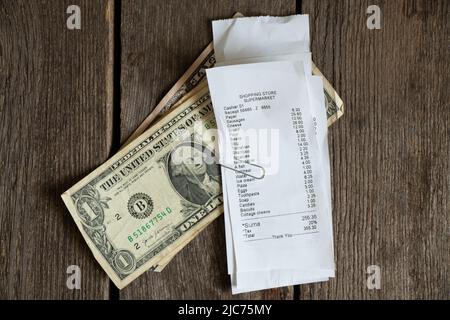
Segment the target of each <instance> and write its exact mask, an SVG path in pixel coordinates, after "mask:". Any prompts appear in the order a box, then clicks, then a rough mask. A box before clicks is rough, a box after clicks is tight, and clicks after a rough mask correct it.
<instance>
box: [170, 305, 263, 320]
mask: <svg viewBox="0 0 450 320" xmlns="http://www.w3.org/2000/svg"><path fill="white" fill-rule="evenodd" d="M270 309H272V305H267V304H260V305H257V304H224V305H222V306H221V307H220V308H218V307H207V306H190V305H188V304H186V305H184V306H181V307H179V308H178V314H179V315H197V316H204V317H205V318H209V317H210V316H214V315H219V314H220V315H222V316H228V317H231V316H234V315H247V316H250V315H270Z"/></svg>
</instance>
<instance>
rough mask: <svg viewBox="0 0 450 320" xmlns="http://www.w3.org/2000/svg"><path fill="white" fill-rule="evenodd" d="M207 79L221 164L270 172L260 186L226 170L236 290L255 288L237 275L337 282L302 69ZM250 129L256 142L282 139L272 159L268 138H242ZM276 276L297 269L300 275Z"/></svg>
mask: <svg viewBox="0 0 450 320" xmlns="http://www.w3.org/2000/svg"><path fill="white" fill-rule="evenodd" d="M207 72H208V83H209V87H210V92H211V97H212V102H213V106H214V110H215V114H216V119H217V121H218V128H219V149H220V150H221V151H220V162H221V163H224V164H226V165H227V166H229V167H234V168H235V169H240V168H241V166H240V164H241V162H244V161H245V162H249V163H256V164H258V165H261V166H263V167H264V169H265V171H266V175H265V177H264V179H262V180H257V179H255V178H251V177H249V176H246V175H245V174H242V173H237V172H235V171H231V170H227V169H224V170H222V173H223V176H222V179H223V184H226V185H224V194H225V197H226V200H225V201H226V207H227V208H228V210H229V215H230V222H231V223H230V225H229V227H230V229H231V235H232V237H233V243H234V248H233V249H234V255H235V259H234V260H235V262H234V263H235V266H233V267H232V268H233V269H235V270H236V271H237V273H236V281H237V283H244V284H246V283H254V281H245V280H243V281H242V282H241V280H240V279H241V277H240V276H241V274H244V273H248V272H252V273H253V272H255V271H266V272H268V275H269V276H270V275H272V279H270V281H269V282H270V283H274V282H276V284H272V285H271V286H274V285H277V286H283V285H288V284H291V283H292V281H295V282H299V283H305V282H310V279H308V275H309V274H313V276H311V277H313V278H314V279H312V280H317V279H323V278H326V277H328V276H332V275H333V270H334V262H333V253H332V251H333V247H332V237H331V230H330V227H331V224H330V223H329V220H328V212H327V208H328V198H327V195H326V194H325V193H324V192H323V191H324V190H323V187H322V186H323V185H324V184H323V182H322V179H323V177H322V173H321V171H320V166H319V165H316V164H320V163H321V158H320V156H321V152H320V150H319V145H318V143H317V139H316V133H315V130H316V128H315V127H314V122H313V120H312V115H311V113H310V111H309V110H310V104H311V103H310V100H309V94H308V86H307V82H306V75H305V71H304V66H303V64H302V63H301V62H291V61H283V62H270V63H258V64H247V65H240V66H228V67H223V68H214V69H211V70H208V71H207ZM252 130H254V131H255V134H256V135H258V134H259V133H260V132H265V131H267V130H271V131H274V132H276V133H277V134H278V135H275V136H276V137H277V138H276V140H274V141H270V143H271V144H272V146H271V147H274V146H273V145H274V144H277V146H276V147H275V148H273V149H272V150H271V151H272V152H273V153H272V154H271V155H270V157H269V158H265V157H264V156H267V154H266V152H267V149H266V148H265V147H266V146H265V143H266V142H267V141H264V139H265V138H262V141H259V142H260V143H259V144H258V141H256V142H257V145H255V144H252V143H249V141H248V140H247V139H246V137H247V135H246V132H245V131H247V132H249V131H252ZM261 153H264V154H263V155H261ZM262 160H264V161H266V160H269V161H267V162H266V163H263V162H264V161H262ZM277 270H297V274H292V273H288V272H284V273H282V272H280V271H277ZM315 270H319V271H317V272H316V271H315ZM315 272H316V273H315ZM274 277H276V279H274ZM243 279H247V280H249V278H248V277H247V276H246V277H244V278H243ZM263 280H264V279H263ZM264 281H265V280H264ZM264 281H263V283H264ZM245 286H246V285H244V287H245ZM262 286H263V287H264V286H265V285H264V284H263V285H262ZM239 287H241V285H239V286H238V288H239ZM237 290H239V289H237Z"/></svg>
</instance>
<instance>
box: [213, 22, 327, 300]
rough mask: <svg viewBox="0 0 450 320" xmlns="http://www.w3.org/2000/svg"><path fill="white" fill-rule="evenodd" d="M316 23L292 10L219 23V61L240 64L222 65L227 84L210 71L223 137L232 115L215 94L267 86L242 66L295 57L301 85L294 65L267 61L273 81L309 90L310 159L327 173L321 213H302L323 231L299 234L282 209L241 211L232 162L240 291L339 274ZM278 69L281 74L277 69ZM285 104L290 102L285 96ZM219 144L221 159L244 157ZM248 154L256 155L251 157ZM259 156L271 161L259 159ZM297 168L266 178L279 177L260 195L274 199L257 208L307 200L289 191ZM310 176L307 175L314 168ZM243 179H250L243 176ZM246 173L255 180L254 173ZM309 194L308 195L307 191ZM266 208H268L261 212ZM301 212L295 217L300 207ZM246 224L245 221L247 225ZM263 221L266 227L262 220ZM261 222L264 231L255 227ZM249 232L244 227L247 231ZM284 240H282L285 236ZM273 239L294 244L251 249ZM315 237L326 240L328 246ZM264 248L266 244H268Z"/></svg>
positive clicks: (227, 192) (226, 177)
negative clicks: (223, 111)
mask: <svg viewBox="0 0 450 320" xmlns="http://www.w3.org/2000/svg"><path fill="white" fill-rule="evenodd" d="M308 23H309V21H308V16H306V15H297V16H289V17H252V18H238V19H229V20H220V21H214V22H213V35H214V46H215V52H216V60H217V64H216V66H230V65H237V66H236V68H237V70H240V71H234V72H235V74H234V75H231V76H230V75H226V73H232V72H231V71H223V70H220V69H218V70H217V73H219V74H222V77H224V75H225V78H226V80H224V81H222V83H221V85H218V83H217V82H216V80H215V79H212V78H214V76H210V74H213V73H214V71H212V70H211V71H208V82H209V86H210V91H211V94H212V98H213V105H214V109H215V113H216V117H217V118H218V122H219V129H220V131H219V137H220V136H221V133H220V132H222V138H221V140H226V139H227V138H226V137H225V138H224V137H223V132H224V130H225V129H227V128H225V127H227V126H226V125H224V124H226V122H223V120H224V118H222V120H220V119H219V116H218V114H219V113H220V111H218V110H217V109H216V107H217V105H216V104H217V100H216V101H215V98H218V97H219V99H223V98H224V97H222V96H220V94H222V93H223V95H224V96H228V95H229V94H230V91H229V90H230V89H231V87H233V85H234V87H235V88H236V87H239V89H240V90H241V91H240V92H242V91H245V90H247V89H249V90H247V91H249V92H250V91H252V90H253V91H257V89H254V86H253V87H251V88H248V86H249V84H250V83H252V84H253V85H256V86H258V85H262V84H261V81H257V80H261V77H260V74H258V72H256V75H255V74H253V76H250V79H249V78H246V77H245V75H243V74H247V71H248V69H247V68H248V67H249V66H242V64H257V63H258V64H257V65H255V66H254V68H255V69H260V68H261V67H262V66H264V65H265V64H262V63H261V62H268V61H272V62H273V61H290V62H285V65H284V67H286V65H289V64H291V66H293V68H294V69H295V72H294V73H295V74H296V76H297V77H300V78H301V79H300V80H299V81H300V83H301V84H298V83H297V85H299V87H295V85H294V83H295V80H293V81H291V80H292V79H290V80H289V79H286V78H285V75H286V74H287V73H289V72H287V73H286V70H284V69H283V68H281V69H278V70H276V69H277V66H276V64H275V65H271V64H267V65H269V67H267V66H266V67H267V68H268V69H269V71H268V73H267V75H268V76H269V77H270V78H272V80H273V81H272V85H273V83H276V81H278V85H280V86H282V87H284V88H285V89H286V88H289V90H291V91H292V92H295V91H299V92H301V94H300V95H301V98H300V99H301V101H302V104H304V105H303V106H304V107H305V108H306V109H307V110H306V111H307V112H305V110H304V113H302V117H304V118H306V120H304V121H303V124H304V127H305V123H307V125H306V126H308V128H303V130H307V131H309V133H308V144H309V147H310V148H311V149H312V150H313V153H314V155H311V154H310V155H311V157H312V158H313V160H311V159H309V160H308V161H310V162H312V163H314V164H315V166H317V168H319V171H320V172H319V173H315V174H314V176H315V182H314V185H315V188H316V189H317V191H316V192H315V193H316V194H315V195H314V197H317V198H315V201H317V202H316V213H318V214H315V213H312V214H311V215H307V214H306V213H305V212H303V215H304V217H303V218H302V219H304V221H303V222H305V221H307V222H308V224H309V226H306V228H305V224H304V229H315V228H316V233H314V232H313V233H311V234H308V233H305V234H297V235H296V236H294V237H291V236H292V235H293V234H294V232H296V231H295V226H297V227H298V225H296V224H295V223H291V222H292V221H295V218H293V217H289V216H283V215H280V216H276V217H269V218H267V217H264V218H262V219H259V218H258V219H253V220H252V219H251V218H250V219H248V220H246V221H242V220H243V218H242V217H236V214H235V213H236V212H237V211H240V208H239V207H238V206H236V203H237V202H236V199H239V198H236V197H239V196H240V195H241V192H242V190H240V188H236V172H233V171H230V170H229V169H226V168H222V185H223V191H224V208H225V215H224V218H225V229H226V233H225V234H226V245H227V262H228V272H229V274H230V276H231V282H232V290H233V293H240V292H247V291H254V290H260V289H265V288H274V287H280V286H287V285H293V284H302V283H310V282H319V281H326V280H328V278H329V277H334V268H335V267H334V262H333V260H334V258H333V243H332V218H331V187H330V185H331V184H330V165H329V156H328V142H327V122H326V113H325V101H324V96H323V83H322V79H321V78H320V77H313V76H311V53H310V52H309V25H308ZM239 65H241V66H239ZM302 65H303V67H302ZM287 68H289V67H287ZM250 69H251V67H250ZM266 71H267V70H266ZM271 72H272V73H273V74H274V75H275V76H273V75H272V73H271ZM242 73H243V74H242ZM260 73H261V72H260ZM280 73H281V74H283V76H281V78H280V77H279V76H280ZM248 75H249V74H247V76H248ZM291 75H292V74H291ZM277 76H278V78H277ZM219 77H220V76H219ZM294 77H295V76H294ZM256 79H257V80H256ZM222 80H223V79H222ZM269 82H270V81H269ZM288 82H289V85H287V86H286V83H288ZM212 86H216V89H217V90H218V91H221V93H218V91H217V90H216V92H214V91H213V90H212V89H211V87H212ZM220 86H221V88H220V90H219V89H218V87H220ZM260 89H261V88H260ZM289 90H287V91H289ZM261 91H262V90H260V92H261ZM266 91H270V90H266ZM261 99H262V98H261ZM290 99H292V100H296V99H295V97H294V95H292V94H290V96H289V97H288V100H290ZM260 101H261V100H260ZM244 104H245V103H244ZM280 104H281V105H283V103H280ZM261 106H262V104H261ZM266 107H267V106H266ZM284 107H286V105H284ZM248 114H251V112H248ZM228 116H229V115H228ZM277 116H278V115H277V114H270V115H269V116H268V117H269V118H270V121H269V122H270V123H271V124H273V125H275V126H279V125H280V124H281V123H283V122H282V121H281V122H279V121H277V120H279V119H278V117H277ZM252 117H253V116H252V115H249V116H248V117H247V118H252ZM225 120H226V118H225ZM247 120H248V119H247ZM266 120H267V119H266ZM284 120H285V119H284ZM291 120H292V118H291ZM240 121H242V120H240ZM231 122H233V121H231ZM248 122H249V121H247V126H248V127H252V126H253V125H252V124H249V123H248ZM256 125H260V127H259V128H267V122H264V119H260V118H256ZM285 125H286V122H284V126H285ZM281 126H283V125H281ZM310 126H312V128H313V130H312V131H313V132H314V133H312V132H311V128H310ZM231 127H232V128H236V124H235V123H234V124H232V125H231ZM256 127H257V126H256ZM253 129H255V128H253ZM227 134H229V132H227ZM280 140H281V139H280ZM222 142H223V141H222ZM250 143H251V141H250ZM287 145H289V143H287V140H286V141H285V143H284V144H280V146H279V147H280V149H283V150H285V149H286V146H287ZM283 146H284V147H283ZM219 149H221V151H220V154H221V155H222V157H221V161H222V162H223V163H225V164H227V166H233V164H232V163H231V165H230V162H232V161H233V160H236V159H235V158H236V157H234V153H232V152H231V153H230V146H228V149H227V148H226V147H224V146H223V145H222V146H221V147H220V148H219ZM291 149H292V146H291ZM291 151H292V150H288V151H287V152H286V151H281V150H280V153H281V152H284V153H283V154H284V155H287V154H288V153H289V152H291ZM310 152H311V151H310ZM224 153H225V154H226V155H228V156H229V155H230V154H231V155H233V157H234V158H233V157H231V159H225V158H224V157H223V156H224ZM254 156H255V155H254V154H253V157H254ZM240 160H242V159H240ZM243 160H247V161H248V160H249V158H247V159H243ZM250 160H255V161H256V160H260V161H261V160H264V159H261V157H259V159H256V158H254V159H252V158H250ZM285 162H286V161H284V162H283V161H280V163H278V165H279V166H281V165H282V166H286V163H285ZM255 163H256V164H263V163H258V162H255ZM237 164H238V165H239V164H240V162H238V163H237ZM266 165H267V164H266ZM272 165H273V164H272ZM269 167H270V166H269ZM275 167H276V165H275ZM238 168H241V169H242V166H238ZM270 169H273V168H270ZM270 169H269V170H267V171H268V173H269V176H270V174H271V172H272V171H271V170H270ZM292 169H293V170H290V173H292V175H290V177H289V178H287V179H288V180H286V176H283V174H282V173H280V172H277V178H276V179H272V182H270V181H271V180H269V179H266V178H265V179H264V180H265V182H266V183H268V184H272V187H273V188H272V189H270V188H269V189H266V190H265V191H266V192H267V190H268V192H267V193H268V194H269V196H268V195H267V194H266V195H265V196H261V197H260V198H263V199H266V200H267V199H269V201H268V202H269V203H268V204H267V203H266V204H264V203H261V202H260V203H259V207H258V206H256V204H258V203H257V202H258V201H256V202H255V207H256V208H263V207H265V208H264V209H263V210H266V211H267V212H276V210H277V208H276V207H277V206H276V204H277V203H278V204H280V205H281V206H282V207H283V208H285V209H286V210H287V209H289V208H292V209H294V208H298V207H299V202H301V200H300V199H301V196H299V195H298V193H297V194H295V195H293V196H292V198H295V199H296V200H297V203H296V202H295V201H290V200H287V201H285V198H288V199H291V198H290V197H289V192H291V191H292V190H293V189H295V188H297V187H298V184H297V185H295V183H294V184H292V182H291V184H289V183H290V182H289V181H291V180H292V179H291V178H292V177H293V175H294V172H295V169H298V168H292ZM300 169H301V168H300ZM304 176H305V177H306V175H304ZM241 178H242V179H245V178H244V177H243V176H242V175H241ZM246 180H248V177H247V179H246ZM268 181H269V182H268ZM273 181H275V184H274V183H273ZM280 181H284V182H285V185H284V188H283V183H281V186H279V185H276V182H280ZM257 182H259V181H257ZM297 182H298V181H297ZM286 184H287V185H288V187H286ZM239 186H242V184H240V185H239ZM263 189H264V188H263ZM279 190H283V191H285V192H281V194H279V193H277V192H278V191H279ZM236 191H237V192H236ZM256 192H257V191H256ZM254 193H255V192H253V194H254ZM307 197H308V195H307ZM250 198H251V197H250ZM302 199H303V200H304V198H302ZM239 206H241V204H239ZM307 206H308V205H307ZM319 207H320V208H319ZM303 209H305V208H303ZM263 210H261V209H260V211H263ZM296 212H298V215H302V213H301V212H302V211H296ZM247 213H248V212H247ZM269 215H270V214H269ZM293 216H294V217H295V214H294V215H293ZM269 220H273V221H275V220H276V225H277V226H276V227H274V228H271V227H270V223H267V221H269ZM319 220H320V222H319ZM263 222H264V223H263ZM243 223H245V225H244V224H243ZM258 224H259V226H256V225H258ZM268 225H269V227H268ZM313 225H315V227H311V226H313ZM255 229H256V230H258V231H257V232H256V231H254V230H255ZM280 230H282V231H284V232H285V234H284V235H281V234H280V233H279V232H278V231H280ZM303 231H305V230H303ZM277 232H278V233H277ZM242 233H244V236H243V234H242ZM247 233H248V234H247ZM312 235H319V236H315V240H311V239H309V241H308V237H306V238H305V236H309V237H311V236H312ZM256 236H259V237H260V238H259V240H258V239H256V240H254V241H251V240H249V239H246V237H256ZM264 236H265V237H266V238H267V239H265V240H261V239H263V238H261V237H264ZM284 236H287V239H285V238H284ZM242 237H244V239H242ZM270 237H272V238H270ZM296 237H301V238H303V239H301V240H298V238H297V239H295V240H294V239H293V238H296ZM269 238H270V239H269ZM280 239H281V241H279V240H280ZM305 239H306V240H305ZM274 240H275V241H274ZM265 241H270V242H274V243H277V242H278V243H283V241H285V242H286V243H289V244H287V245H282V246H281V247H282V248H281V249H280V248H278V245H272V244H270V245H269V247H270V248H265V245H264V244H263V245H255V244H252V245H253V246H250V249H249V248H248V247H249V244H251V243H252V242H260V243H262V242H265ZM314 242H320V245H318V244H317V243H314ZM255 247H256V248H257V250H256V251H255V250H254V248H255ZM261 247H264V248H263V249H262V250H261ZM265 249H267V250H265ZM289 250H291V251H295V250H297V251H302V253H299V254H297V252H295V254H293V255H292V256H291V257H290V258H289V259H285V258H286V257H285V256H284V257H283V254H285V255H287V253H288V252H289ZM248 252H250V253H248ZM273 252H275V255H271V254H272V253H273ZM277 255H280V257H281V259H278V256H277ZM298 257H301V258H300V260H301V261H299V258H298ZM321 258H323V260H320V259H321ZM274 259H275V260H277V262H276V263H273V262H272V261H273V260H274ZM303 259H306V260H308V262H305V261H304V260H303ZM321 263H322V264H321Z"/></svg>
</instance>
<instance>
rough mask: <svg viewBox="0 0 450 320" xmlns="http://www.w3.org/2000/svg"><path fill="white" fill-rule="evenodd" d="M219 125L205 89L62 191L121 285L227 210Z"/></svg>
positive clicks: (94, 248)
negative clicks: (217, 139)
mask: <svg viewBox="0 0 450 320" xmlns="http://www.w3.org/2000/svg"><path fill="white" fill-rule="evenodd" d="M215 128H216V127H215V118H214V114H213V110H212V105H211V100H210V96H209V92H208V89H207V87H204V88H203V89H202V90H199V91H198V92H197V94H196V95H194V96H193V97H191V98H189V99H187V100H186V101H185V102H183V103H182V104H180V105H179V106H177V107H176V108H174V109H173V110H172V111H171V112H170V113H169V114H168V115H166V116H165V117H164V118H162V119H161V120H159V121H158V122H157V123H156V124H155V125H154V126H152V127H151V129H149V130H147V131H146V132H145V133H144V134H143V135H141V136H140V137H139V138H138V139H136V140H135V141H133V142H132V143H130V144H129V145H127V146H126V147H125V148H124V149H122V150H121V151H119V153H118V154H116V155H115V156H114V157H112V158H111V159H109V160H108V161H107V162H106V163H104V164H103V165H101V166H100V167H99V168H97V169H96V170H95V171H93V172H92V173H91V174H89V175H88V176H87V177H86V178H84V179H83V180H81V181H80V182H78V183H77V184H76V185H75V186H73V187H72V188H70V189H69V190H68V191H66V192H65V193H64V194H63V195H62V198H63V200H64V203H65V204H66V206H67V208H68V209H69V211H70V214H71V215H72V217H73V219H74V220H75V223H76V225H77V227H78V228H79V230H80V232H81V233H82V235H83V237H84V239H85V241H86V242H87V244H88V246H89V248H90V249H91V250H92V252H93V254H94V256H95V258H96V259H97V261H98V262H99V263H100V265H101V266H102V267H103V269H104V270H105V271H106V273H107V274H108V275H109V277H110V278H111V280H112V281H113V282H114V283H115V284H116V286H117V287H118V288H123V287H124V286H126V285H127V284H129V283H130V282H131V281H133V280H134V279H136V278H137V277H138V276H139V275H141V274H142V273H144V272H145V271H147V270H152V269H153V268H154V267H155V266H157V265H158V264H159V262H160V261H165V258H167V257H171V256H172V255H173V253H174V252H178V251H179V250H180V249H181V248H182V247H183V246H185V245H186V243H187V242H188V241H190V240H191V239H192V238H193V237H194V236H195V235H196V234H197V233H198V232H200V231H201V230H202V229H203V228H204V227H205V226H206V225H208V224H209V223H210V222H211V221H213V220H214V219H215V218H216V217H217V216H219V215H220V214H221V213H222V195H221V193H222V192H221V183H220V174H219V172H220V170H219V168H218V165H217V164H216V162H215V143H214V141H215V134H216V131H215V130H214V129H215ZM199 159H200V161H199Z"/></svg>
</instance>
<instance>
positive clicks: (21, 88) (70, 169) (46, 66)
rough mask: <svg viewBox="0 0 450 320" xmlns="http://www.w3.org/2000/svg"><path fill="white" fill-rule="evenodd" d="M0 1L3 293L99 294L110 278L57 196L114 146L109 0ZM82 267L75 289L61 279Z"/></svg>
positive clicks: (68, 296) (102, 294)
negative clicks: (73, 8)
mask: <svg viewBox="0 0 450 320" xmlns="http://www.w3.org/2000/svg"><path fill="white" fill-rule="evenodd" d="M71 4H72V3H71V2H69V1H22V0H20V1H1V2H0V138H1V141H2V147H1V154H0V164H1V168H2V178H1V180H2V181H1V183H0V198H1V199H2V206H1V209H0V298H1V299H83V298H84V299H86V298H90V299H92V298H95V299H105V298H108V297H109V280H108V278H107V276H106V274H105V273H104V272H103V270H102V269H101V268H100V266H99V265H98V264H97V263H96V262H95V259H94V258H93V256H92V255H91V254H90V252H89V249H88V247H87V245H86V244H85V243H84V241H83V239H82V237H81V234H80V233H79V231H78V230H77V227H76V226H75V223H73V221H72V219H71V217H70V214H69V212H67V210H66V209H65V207H64V204H63V202H62V200H61V198H60V194H61V193H62V192H63V191H65V190H66V189H67V188H69V187H70V186H71V185H72V184H74V183H75V182H76V181H77V180H78V179H80V178H82V177H83V175H85V174H86V173H88V172H89V171H90V170H92V169H94V168H95V167H96V166H97V165H99V164H100V163H101V162H103V161H104V160H105V159H106V158H107V156H108V153H109V149H110V146H111V123H112V121H111V113H112V105H111V99H110V98H109V97H110V96H111V94H112V91H111V90H112V89H111V80H112V72H111V70H112V69H111V62H112V61H111V60H110V57H111V55H110V53H111V50H112V47H111V46H110V44H111V42H110V41H109V40H108V39H109V37H108V35H109V34H110V30H111V29H110V28H111V27H112V19H111V16H110V13H112V11H111V2H108V1H89V0H79V1H77V5H79V6H80V8H81V15H82V20H81V22H82V28H81V30H68V28H67V27H66V19H67V17H68V15H67V14H66V8H67V7H68V6H69V5H71ZM69 265H78V266H79V267H80V269H81V289H80V290H69V289H68V288H67V286H66V280H67V277H68V275H67V273H66V271H67V267H68V266H69Z"/></svg>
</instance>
